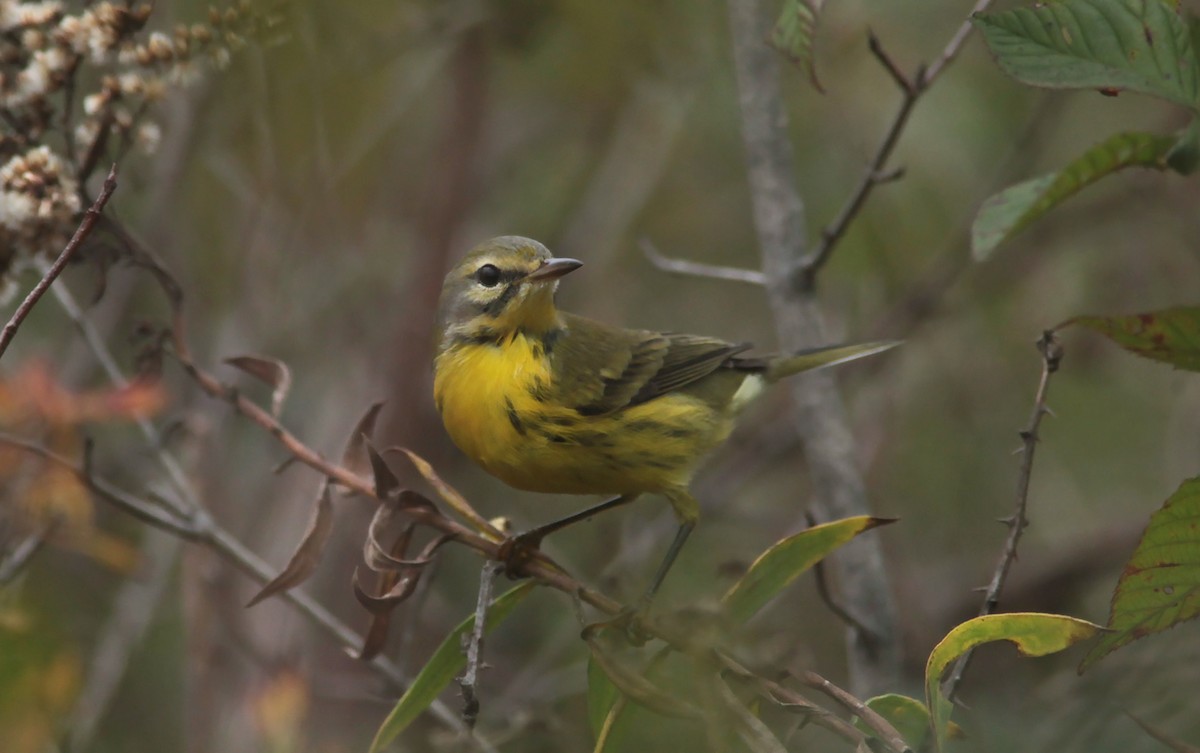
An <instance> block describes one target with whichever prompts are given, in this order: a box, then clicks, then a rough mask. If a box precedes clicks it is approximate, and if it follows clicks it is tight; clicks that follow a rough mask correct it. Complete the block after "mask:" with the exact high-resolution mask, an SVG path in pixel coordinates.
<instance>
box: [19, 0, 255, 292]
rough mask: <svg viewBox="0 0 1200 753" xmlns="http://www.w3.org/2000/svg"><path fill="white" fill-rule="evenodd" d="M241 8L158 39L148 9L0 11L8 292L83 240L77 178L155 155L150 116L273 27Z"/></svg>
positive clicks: (45, 6)
mask: <svg viewBox="0 0 1200 753" xmlns="http://www.w3.org/2000/svg"><path fill="white" fill-rule="evenodd" d="M232 2H233V3H234V4H233V5H232V6H231V7H229V8H225V9H221V10H217V9H210V10H209V14H208V19H207V23H198V24H192V25H179V26H176V27H175V28H174V29H173V30H171V31H170V32H163V31H153V32H148V31H147V30H146V28H145V27H146V25H147V22H148V21H149V19H150V15H151V12H152V11H153V6H152V5H149V4H146V5H141V6H139V7H136V8H135V7H132V4H130V3H125V2H112V1H111V0H98V1H96V2H89V3H86V4H84V7H82V8H79V9H78V10H69V9H68V8H67V6H66V5H65V4H64V3H63V2H61V0H37V1H26V2H22V1H20V0H0V115H2V116H3V122H4V124H5V128H4V129H3V130H0V289H3V287H4V286H5V283H7V282H8V279H9V278H10V276H11V272H12V268H13V266H14V264H16V263H19V262H21V261H22V258H23V257H24V258H28V256H33V255H37V254H55V253H57V252H58V251H60V250H61V249H62V246H63V245H64V244H65V243H66V241H67V239H68V238H69V236H70V233H71V232H73V231H74V226H75V222H74V221H75V219H76V218H77V215H78V213H79V212H80V210H81V207H80V196H81V193H80V191H79V180H78V178H77V171H84V172H85V173H86V172H90V170H91V169H92V167H93V166H94V165H95V164H96V163H97V161H99V160H101V159H103V157H104V150H105V149H106V148H108V149H116V148H120V149H125V148H127V147H130V146H132V147H136V148H139V149H141V150H143V151H145V152H147V153H149V152H153V151H154V149H155V148H156V147H157V146H158V143H159V141H160V140H161V137H162V133H161V130H160V128H159V127H158V125H157V124H155V123H153V122H151V121H149V120H148V119H147V118H146V111H147V107H148V106H149V105H151V104H153V103H154V102H157V101H158V100H160V99H162V98H163V97H164V96H165V94H166V92H167V91H168V90H169V89H170V88H172V87H181V86H185V85H187V84H189V83H191V82H193V81H195V80H196V79H197V78H198V76H199V74H200V73H201V70H202V65H201V64H202V63H206V64H208V65H213V66H216V67H223V66H225V65H226V64H227V63H228V62H229V57H230V53H231V51H233V50H237V49H238V48H240V47H242V46H243V45H244V44H245V36H246V35H247V34H253V33H256V32H257V31H259V30H260V29H262V28H263V27H264V24H263V22H264V21H266V24H267V25H270V24H271V23H272V22H271V21H269V20H266V19H264V18H263V17H262V16H261V15H259V14H257V13H255V12H252V11H251V8H250V5H249V2H248V0H232ZM81 72H86V75H80V74H81ZM84 82H86V85H87V87H88V88H87V89H82V86H83V85H84ZM68 97H70V98H71V99H72V101H70V102H68V101H67V98H68ZM72 121H73V122H72ZM64 126H66V127H65V128H64ZM47 144H56V145H57V146H56V148H57V149H59V151H58V152H56V151H54V150H52V149H51V148H50V147H49V146H47ZM64 153H65V154H67V155H71V159H70V160H67V159H65V158H63V157H62V156H60V154H64Z"/></svg>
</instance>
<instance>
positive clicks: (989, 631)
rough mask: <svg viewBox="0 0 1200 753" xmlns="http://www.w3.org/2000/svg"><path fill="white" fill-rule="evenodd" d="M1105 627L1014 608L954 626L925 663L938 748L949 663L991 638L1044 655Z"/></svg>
mask: <svg viewBox="0 0 1200 753" xmlns="http://www.w3.org/2000/svg"><path fill="white" fill-rule="evenodd" d="M1100 630H1102V628H1101V627H1100V626H1099V625H1093V624H1092V623H1090V622H1087V621H1086V620H1079V619H1076V618H1074V617H1064V616H1062V615H1057V614H1038V613H1036V612H1014V613H1011V614H990V615H987V616H984V617H976V618H974V619H972V620H967V621H966V622H964V623H963V624H961V625H959V626H958V627H956V628H954V629H953V630H951V631H950V632H949V633H948V634H947V635H946V637H945V638H943V639H942V641H941V642H940V643H938V645H936V646H934V648H933V651H932V652H931V653H930V654H929V661H928V662H926V664H925V699H926V703H927V704H928V706H929V708H930V709H932V710H933V735H934V742H935V745H936V749H937V750H941V749H942V745H943V744H944V743H945V741H946V735H947V730H948V724H949V721H950V709H951V704H950V699H948V698H946V696H945V695H944V694H943V693H942V689H941V683H942V675H943V674H945V672H946V668H947V667H949V666H950V664H951V663H952V662H953V661H954V660H955V659H957V658H958V657H960V656H962V655H963V654H965V653H966V652H968V651H970V650H971V649H973V648H975V647H976V646H979V645H981V644H983V643H990V642H992V641H1010V642H1012V643H1014V644H1016V646H1017V650H1018V651H1020V652H1021V653H1022V654H1023V655H1024V656H1045V655H1046V654H1053V653H1055V652H1057V651H1062V650H1063V649H1065V648H1068V647H1070V646H1072V645H1074V644H1075V643H1078V642H1079V641H1082V640H1087V639H1088V638H1091V637H1092V636H1094V635H1095V634H1096V633H1097V632H1098V631H1100Z"/></svg>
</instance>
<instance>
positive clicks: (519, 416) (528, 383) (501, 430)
mask: <svg viewBox="0 0 1200 753" xmlns="http://www.w3.org/2000/svg"><path fill="white" fill-rule="evenodd" d="M581 266H582V262H579V261H576V260H574V259H560V258H554V257H553V256H551V254H550V252H549V251H547V250H546V247H545V246H543V245H542V244H541V243H538V242H537V241H534V240H530V239H528V238H521V237H517V236H504V237H500V238H493V239H491V240H489V241H485V242H483V243H481V244H480V245H478V246H476V247H475V248H474V249H472V250H471V251H470V252H469V253H468V254H467V256H466V258H465V259H463V260H462V262H460V263H459V264H458V265H457V266H456V267H454V269H452V270H451V271H450V273H449V274H448V275H447V276H446V281H445V284H444V286H443V288H442V295H441V302H440V307H439V308H440V312H439V313H440V327H441V333H440V335H441V339H440V343H439V347H438V354H437V362H436V367H435V377H434V398H435V401H436V403H437V409H438V412H439V413H441V416H442V421H443V423H444V424H445V426H446V430H447V432H449V434H450V437H451V438H452V439H453V440H454V443H455V444H457V445H458V447H459V448H460V449H462V451H463V452H465V453H466V454H467V455H468V456H469V457H470V458H471V459H472V460H474V461H475V462H477V463H479V465H481V466H483V468H484V469H485V470H486V471H487V472H488V473H490V474H492V475H493V476H496V477H497V478H499V479H501V480H502V481H504V482H505V483H507V484H508V485H510V486H513V487H516V488H517V489H523V490H526V491H534V492H551V493H565V494H613V495H617V496H616V497H614V498H613V499H611V500H609V501H608V502H605V503H603V504H602V505H599V506H596V507H593V508H590V509H587V510H584V511H583V512H581V513H578V514H576V515H572V516H570V517H568V518H564V519H563V520H560V521H556V522H554V523H551V524H550V525H547V526H542V527H540V528H535V529H533V530H531V531H529V532H528V533H526V534H523V535H522V536H520V537H517V542H516V543H517V544H520V545H524V546H532V547H536V546H537V544H538V543H540V541H541V539H542V537H543V536H545V535H546V534H547V533H550V532H551V531H553V530H557V529H559V528H561V527H563V526H565V525H567V524H569V523H572V522H575V521H577V520H582V519H585V518H587V517H590V516H591V515H592V514H594V513H596V512H598V511H600V510H601V509H607V508H611V507H616V506H618V505H622V504H625V503H627V502H630V501H632V500H633V499H634V498H636V497H637V496H639V495H641V494H647V493H654V494H661V495H662V496H664V497H666V499H667V501H669V502H670V503H671V506H672V507H673V508H674V511H675V515H676V517H677V518H678V520H679V524H680V525H679V530H678V533H677V534H676V536H675V540H674V541H673V542H672V544H671V547H670V549H669V550H668V552H667V555H666V557H665V559H664V560H663V563H662V564H661V565H660V567H659V569H658V571H657V573H656V574H655V576H654V579H653V580H652V581H651V585H650V588H649V590H648V592H647V596H649V595H652V594H653V593H654V591H655V590H656V589H657V588H658V586H659V585H660V584H661V582H662V579H663V577H664V576H665V575H666V573H667V570H668V569H669V568H670V566H671V563H672V562H673V561H674V559H675V556H676V554H678V552H679V550H680V548H681V547H682V546H683V543H684V541H685V540H686V539H687V536H688V534H689V533H690V532H691V530H692V528H693V527H694V526H695V524H696V520H697V517H698V513H699V506H698V505H697V503H696V500H695V499H694V498H693V497H692V495H691V493H690V492H689V491H688V484H689V482H690V481H691V479H692V475H693V474H694V473H695V471H696V468H697V466H698V465H699V463H700V461H701V460H702V459H703V458H704V457H705V455H706V454H707V453H708V452H709V451H710V450H712V449H713V448H715V447H716V446H717V445H719V444H721V442H723V441H724V440H725V439H726V438H727V437H728V436H729V432H730V430H731V428H732V426H733V421H734V418H735V416H736V414H737V412H738V410H739V409H740V408H741V407H742V406H743V405H744V404H745V403H746V402H748V401H749V400H751V399H752V398H753V397H754V396H756V395H757V394H758V392H759V391H761V389H762V388H763V387H764V386H765V385H767V384H770V383H772V382H774V381H776V380H778V379H780V378H782V377H786V376H790V375H792V374H796V373H799V372H802V371H808V370H810V369H816V368H820V367H822V366H832V365H834V364H838V363H844V362H846V361H852V360H854V359H857V358H862V357H864V356H868V355H871V354H873V353H878V352H880V351H883V350H886V349H888V348H890V347H892V346H893V345H895V343H894V342H873V343H864V344H859V345H844V346H834V347H829V348H817V349H814V350H809V351H805V352H802V353H796V354H793V355H772V356H762V357H755V356H747V355H743V353H745V351H747V350H749V348H750V345H749V344H734V343H729V342H725V341H723V340H718V339H715V338H711V337H700V336H697V335H681V334H674V333H666V332H650V331H645V330H635V329H622V328H620V327H613V326H610V325H607V324H602V323H600V322H596V321H592V320H590V319H585V318H583V317H581V316H575V315H574V314H569V313H566V312H562V311H559V310H558V309H557V308H556V306H555V300H554V297H555V291H556V290H557V288H558V281H559V279H560V278H561V277H562V276H563V275H565V274H568V273H569V272H572V271H574V270H576V269H578V268H579V267H581ZM510 551H511V550H510Z"/></svg>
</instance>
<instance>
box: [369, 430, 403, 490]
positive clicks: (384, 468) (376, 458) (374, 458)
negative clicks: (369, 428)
mask: <svg viewBox="0 0 1200 753" xmlns="http://www.w3.org/2000/svg"><path fill="white" fill-rule="evenodd" d="M363 441H364V443H365V445H366V448H367V458H368V459H369V460H370V461H371V477H372V479H373V480H374V482H375V496H376V497H378V498H379V499H381V500H383V499H388V498H390V497H391V496H392V495H393V494H394V493H396V492H397V491H398V490H399V489H400V479H398V478H396V474H395V473H393V472H392V469H391V468H389V467H388V464H387V462H386V461H385V460H384V459H383V456H382V455H380V454H379V453H378V452H376V451H375V448H374V447H372V446H371V443H370V442H368V441H366V440H365V439H364V440H363Z"/></svg>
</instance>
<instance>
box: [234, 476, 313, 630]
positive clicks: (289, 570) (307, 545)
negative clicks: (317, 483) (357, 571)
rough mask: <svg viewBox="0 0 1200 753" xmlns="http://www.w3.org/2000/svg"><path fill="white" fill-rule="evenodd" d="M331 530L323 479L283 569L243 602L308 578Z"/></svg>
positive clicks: (294, 585) (264, 597)
mask: <svg viewBox="0 0 1200 753" xmlns="http://www.w3.org/2000/svg"><path fill="white" fill-rule="evenodd" d="M331 531H333V502H332V501H331V500H330V498H329V484H328V483H323V484H321V492H320V494H319V495H318V496H317V502H316V504H315V505H313V511H312V515H311V516H310V517H309V521H308V529H307V530H306V531H305V532H304V536H303V537H302V538H301V539H300V543H299V544H297V545H296V551H295V552H293V553H292V558H291V559H290V560H288V563H287V566H286V567H285V568H283V572H281V573H280V574H279V575H277V576H275V577H274V578H273V579H272V580H271V582H270V583H268V584H267V585H265V586H263V587H262V590H261V591H259V592H258V593H256V594H255V595H254V598H252V599H250V601H249V602H247V603H246V607H247V608H249V607H252V606H254V605H255V604H257V603H258V602H260V601H262V600H263V599H266V598H267V597H269V596H274V595H275V594H277V593H280V592H281V591H288V590H290V589H293V588H295V587H296V586H298V585H300V584H301V583H303V582H304V581H306V580H308V578H309V576H311V575H312V574H313V571H314V570H316V569H317V565H318V564H319V563H320V562H321V554H322V552H324V551H325V544H326V543H327V542H328V541H329V534H330V532H331Z"/></svg>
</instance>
